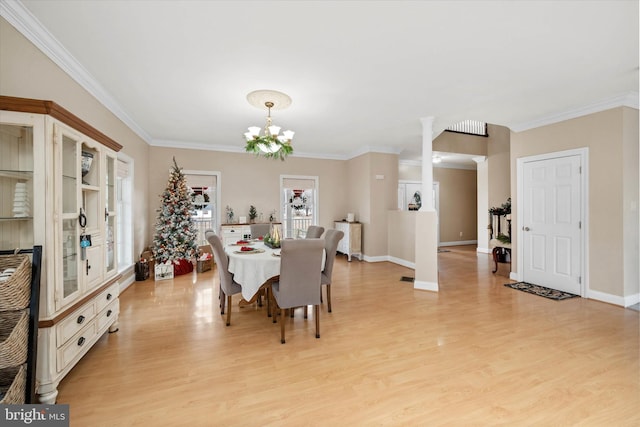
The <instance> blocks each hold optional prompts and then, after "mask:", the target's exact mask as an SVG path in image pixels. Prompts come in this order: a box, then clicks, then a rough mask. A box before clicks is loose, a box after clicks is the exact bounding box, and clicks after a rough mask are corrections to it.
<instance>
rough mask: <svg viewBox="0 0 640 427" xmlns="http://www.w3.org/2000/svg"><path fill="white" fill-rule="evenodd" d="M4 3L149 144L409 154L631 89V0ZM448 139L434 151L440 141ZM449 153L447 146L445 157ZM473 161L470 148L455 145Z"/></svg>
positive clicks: (580, 110)
mask: <svg viewBox="0 0 640 427" xmlns="http://www.w3.org/2000/svg"><path fill="white" fill-rule="evenodd" d="M1 10H2V16H3V17H4V18H5V19H7V20H8V21H9V22H10V23H11V24H12V25H14V26H16V28H18V29H19V30H20V31H21V32H22V33H23V34H25V36H26V37H28V38H29V39H30V40H31V41H32V42H34V44H36V46H38V47H40V48H41V49H43V50H45V51H47V52H48V54H49V55H50V57H52V59H53V60H54V61H55V62H56V63H58V64H59V65H61V66H62V67H63V68H64V69H65V70H67V71H68V72H69V73H70V75H71V76H72V77H73V78H75V79H76V80H77V81H79V82H80V84H82V85H83V86H84V87H85V89H87V90H88V91H89V92H90V93H92V94H93V95H94V96H96V98H98V99H99V100H100V101H101V102H102V103H103V104H105V105H106V106H107V107H108V108H109V109H111V111H113V112H114V113H115V114H116V116H118V117H119V118H120V119H121V120H123V121H124V122H125V123H127V124H128V125H129V126H130V127H131V128H132V129H133V130H134V131H135V132H136V133H138V134H139V135H140V136H141V137H142V138H143V139H144V140H146V141H147V142H148V143H149V144H151V145H157V146H176V147H179V146H185V147H191V148H201V149H206V150H224V151H237V152H242V151H243V150H244V141H245V139H244V137H243V133H244V132H246V129H247V127H248V126H251V125H252V124H255V123H261V122H264V119H265V112H261V111H259V110H258V109H256V108H255V107H253V106H251V105H250V104H249V103H248V102H247V100H246V95H247V94H248V93H249V92H252V91H254V90H258V89H271V90H277V91H282V92H284V93H286V94H288V95H289V96H290V97H291V100H292V102H291V105H290V106H289V107H288V108H287V109H285V110H281V111H278V114H277V115H274V124H277V125H278V126H281V127H282V128H283V129H293V130H295V132H296V134H295V135H296V136H295V139H294V142H293V146H294V156H295V155H298V156H309V157H319V158H336V159H345V158H350V157H352V156H354V155H357V154H359V153H362V152H366V151H376V152H389V153H397V154H398V156H399V158H400V159H401V160H412V161H419V160H420V157H421V144H422V127H421V122H420V119H421V118H424V117H434V137H436V136H437V135H438V134H439V133H440V132H441V131H442V130H443V129H445V128H446V127H448V126H449V125H451V124H453V123H456V122H459V121H461V120H464V119H475V120H482V121H486V122H488V123H492V124H497V125H501V126H506V127H509V128H511V129H512V130H513V131H520V130H523V129H527V128H531V127H536V126H539V125H541V124H544V123H548V122H553V121H554V120H555V121H558V120H560V119H566V118H568V117H569V118H570V117H571V116H572V115H573V116H575V115H578V114H585V113H588V112H590V111H596V110H599V109H600V110H601V109H606V108H612V106H619V105H630V106H635V108H637V104H638V51H639V44H638V2H636V1H619V0H606V1H589V2H576V1H562V0H561V1H553V2H540V1H517V2H513V1H500V0H498V1H423V2H420V1H342V2H333V1H301V2H282V1H260V2H249V1H157V0H145V1H137V0H133V1H127V2H116V1H82V2H79V1H66V0H50V1H40V0H23V1H22V2H15V1H7V2H3V3H2V6H1ZM448 156H449V155H448V154H447V155H445V153H443V156H442V157H443V163H445V162H447V157H448ZM453 160H454V159H453V157H452V158H451V161H453ZM463 160H465V161H468V159H463Z"/></svg>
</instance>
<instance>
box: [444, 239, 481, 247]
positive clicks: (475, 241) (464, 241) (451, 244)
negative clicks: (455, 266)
mask: <svg viewBox="0 0 640 427" xmlns="http://www.w3.org/2000/svg"><path fill="white" fill-rule="evenodd" d="M477 244H478V241H477V240H460V241H458V242H440V243H439V244H438V246H462V245H477Z"/></svg>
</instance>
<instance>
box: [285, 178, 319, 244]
mask: <svg viewBox="0 0 640 427" xmlns="http://www.w3.org/2000/svg"><path fill="white" fill-rule="evenodd" d="M280 194H281V206H282V232H283V234H284V237H285V238H286V237H292V238H298V237H304V236H305V235H306V232H307V228H309V226H310V225H317V224H318V177H309V176H281V177H280Z"/></svg>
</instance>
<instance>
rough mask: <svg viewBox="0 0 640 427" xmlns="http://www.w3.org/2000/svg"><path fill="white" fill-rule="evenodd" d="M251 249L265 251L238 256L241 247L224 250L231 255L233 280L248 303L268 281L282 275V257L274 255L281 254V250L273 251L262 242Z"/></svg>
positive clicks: (228, 247)
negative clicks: (238, 285)
mask: <svg viewBox="0 0 640 427" xmlns="http://www.w3.org/2000/svg"><path fill="white" fill-rule="evenodd" d="M251 247H253V248H256V249H263V250H264V252H262V253H242V254H236V253H235V252H236V251H240V248H241V246H232V245H229V246H225V248H224V249H225V251H226V252H227V255H229V271H230V272H231V274H233V280H235V281H236V282H237V283H239V284H240V285H241V286H242V297H243V298H244V299H246V300H247V301H249V300H251V298H253V296H254V295H255V294H256V293H257V292H258V289H260V286H262V285H264V283H265V282H266V281H267V280H269V279H270V278H272V277H274V276H278V275H279V274H280V257H276V256H273V254H274V253H277V254H279V253H280V249H271V248H269V247H267V246H265V244H264V243H261V242H260V243H259V242H256V243H252V244H251Z"/></svg>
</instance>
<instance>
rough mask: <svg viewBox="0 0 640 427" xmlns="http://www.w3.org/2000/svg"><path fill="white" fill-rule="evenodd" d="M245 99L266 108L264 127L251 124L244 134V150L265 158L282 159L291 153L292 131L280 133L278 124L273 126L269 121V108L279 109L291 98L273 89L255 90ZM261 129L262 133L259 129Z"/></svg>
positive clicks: (285, 106) (289, 102)
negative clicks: (245, 142)
mask: <svg viewBox="0 0 640 427" xmlns="http://www.w3.org/2000/svg"><path fill="white" fill-rule="evenodd" d="M247 101H249V103H250V104H251V105H253V106H255V107H258V108H263V107H266V108H267V123H266V125H265V126H264V129H261V128H260V127H258V126H251V127H250V128H249V131H248V132H246V133H245V134H244V137H245V138H246V139H247V145H246V147H245V151H247V152H249V153H255V154H256V155H258V156H260V155H262V156H264V157H267V158H273V159H280V160H284V159H285V157H286V156H288V155H289V154H291V153H293V147H292V146H291V140H292V139H293V135H294V132H293V131H291V130H286V131H284V132H282V134H280V126H275V125H273V124H272V121H271V110H272V109H274V110H281V109H284V108H287V107H288V106H289V105H291V98H290V97H289V95H286V94H284V93H282V92H277V91H274V90H256V91H253V92H251V93H249V94H248V95H247ZM261 130H263V131H264V132H263V134H262V135H261V134H260V131H261Z"/></svg>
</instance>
